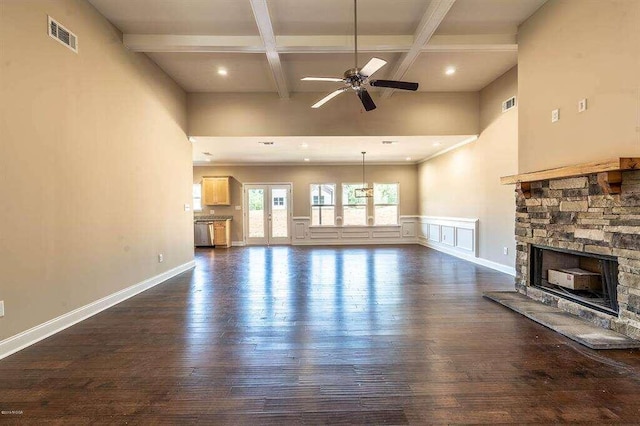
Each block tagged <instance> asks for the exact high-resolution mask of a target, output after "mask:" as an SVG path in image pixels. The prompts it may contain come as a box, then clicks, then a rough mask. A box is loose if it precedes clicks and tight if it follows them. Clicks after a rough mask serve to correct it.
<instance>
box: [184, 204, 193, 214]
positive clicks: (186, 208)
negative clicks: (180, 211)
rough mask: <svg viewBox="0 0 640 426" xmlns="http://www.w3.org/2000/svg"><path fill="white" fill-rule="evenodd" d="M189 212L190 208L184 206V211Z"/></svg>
mask: <svg viewBox="0 0 640 426" xmlns="http://www.w3.org/2000/svg"><path fill="white" fill-rule="evenodd" d="M189 210H191V206H190V205H189V204H185V205H184V211H185V212H188V211H189Z"/></svg>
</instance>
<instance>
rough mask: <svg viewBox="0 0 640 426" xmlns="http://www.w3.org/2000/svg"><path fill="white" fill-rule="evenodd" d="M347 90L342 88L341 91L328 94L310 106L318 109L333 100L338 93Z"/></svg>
mask: <svg viewBox="0 0 640 426" xmlns="http://www.w3.org/2000/svg"><path fill="white" fill-rule="evenodd" d="M347 89H348V88H347V87H345V88H342V89H338V90H336V91H334V92H331V93H329V94H328V95H327V96H325V97H324V98H322V99H320V100H319V101H318V102H316V103H315V104H313V105H311V108H320V107H321V106H322V105H324V104H326V103H327V102H329V101H330V100H331V99H333V98H335V97H336V96H338V95H339V94H340V93H342V92H344V91H345V90H347Z"/></svg>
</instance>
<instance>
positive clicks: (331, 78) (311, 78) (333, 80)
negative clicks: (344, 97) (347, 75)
mask: <svg viewBox="0 0 640 426" xmlns="http://www.w3.org/2000/svg"><path fill="white" fill-rule="evenodd" d="M300 80H302V81H332V82H334V83H342V82H343V81H344V80H343V79H342V78H333V77H304V78H301V79H300Z"/></svg>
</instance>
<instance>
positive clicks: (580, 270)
mask: <svg viewBox="0 0 640 426" xmlns="http://www.w3.org/2000/svg"><path fill="white" fill-rule="evenodd" d="M530 250H531V253H530V262H529V267H530V275H529V276H530V277H531V283H530V285H531V286H534V287H537V288H539V289H541V290H543V291H546V292H548V293H552V294H554V295H556V296H558V297H562V298H564V299H568V300H571V301H573V302H576V303H579V304H581V305H583V306H587V307H589V308H592V309H596V310H598V311H600V312H604V313H608V314H611V315H617V314H618V297H617V294H618V293H617V291H618V290H617V289H618V261H617V258H615V257H613V256H604V255H596V254H590V253H582V252H575V251H571V250H563V249H558V248H551V247H542V246H536V245H531V249H530ZM549 271H552V272H551V273H550V272H549ZM554 271H555V273H554ZM552 275H553V276H552ZM575 275H578V277H579V278H585V279H590V280H589V281H590V282H589V283H588V285H584V286H570V285H565V284H564V283H562V282H558V279H557V278H556V277H557V276H561V277H563V278H564V276H567V277H568V278H569V277H573V276H575ZM574 287H577V288H574Z"/></svg>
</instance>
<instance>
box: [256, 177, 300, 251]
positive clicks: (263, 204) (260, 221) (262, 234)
mask: <svg viewBox="0 0 640 426" xmlns="http://www.w3.org/2000/svg"><path fill="white" fill-rule="evenodd" d="M244 204H245V217H244V221H245V223H244V230H245V240H246V242H247V245H274V244H291V232H290V230H291V184H290V183H286V184H245V185H244Z"/></svg>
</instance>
